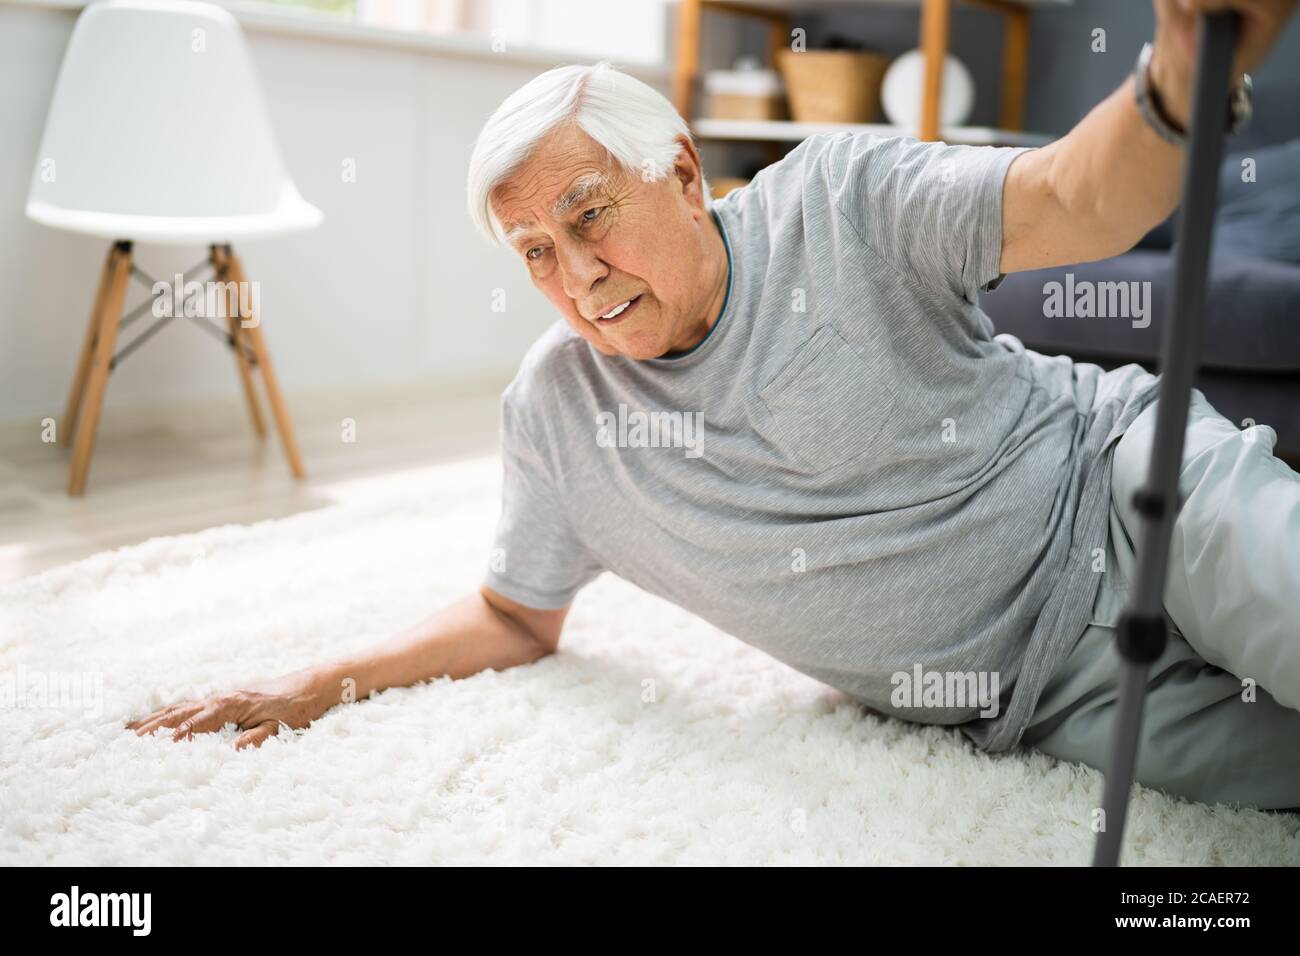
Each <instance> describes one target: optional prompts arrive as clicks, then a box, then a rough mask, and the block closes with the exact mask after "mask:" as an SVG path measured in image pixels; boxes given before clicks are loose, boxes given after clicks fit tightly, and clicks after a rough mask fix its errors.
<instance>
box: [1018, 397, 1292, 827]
mask: <svg viewBox="0 0 1300 956" xmlns="http://www.w3.org/2000/svg"><path fill="white" fill-rule="evenodd" d="M1154 416H1155V407H1154V406H1152V407H1150V408H1148V409H1147V410H1146V411H1145V412H1144V413H1143V415H1142V416H1140V417H1139V418H1138V419H1137V421H1136V422H1134V425H1133V427H1132V428H1131V429H1130V430H1129V431H1128V432H1127V433H1126V434H1125V436H1124V437H1123V438H1122V439H1121V442H1120V447H1117V449H1116V452H1115V459H1114V464H1113V471H1112V505H1111V514H1110V532H1111V533H1110V541H1109V543H1108V547H1107V554H1106V570H1105V573H1104V575H1103V578H1102V582H1101V588H1100V589H1099V594H1098V598H1097V604H1096V606H1095V607H1094V615H1093V623H1092V625H1091V626H1090V627H1089V628H1088V629H1087V630H1086V631H1085V632H1084V634H1083V636H1082V637H1081V638H1080V640H1079V642H1078V644H1077V645H1076V646H1075V648H1074V649H1073V651H1072V652H1071V654H1070V655H1069V656H1068V657H1067V659H1066V661H1065V662H1064V663H1063V664H1062V665H1061V667H1059V668H1058V669H1057V671H1056V672H1055V673H1054V674H1053V676H1052V679H1051V681H1050V682H1049V684H1048V686H1047V688H1046V689H1045V690H1044V693H1043V694H1042V696H1041V697H1040V698H1039V701H1038V704H1037V706H1036V708H1035V712H1034V716H1033V718H1032V721H1031V724H1030V727H1029V729H1028V731H1027V732H1026V734H1025V737H1024V739H1023V740H1022V743H1024V744H1025V745H1026V746H1031V747H1035V748H1036V749H1039V750H1042V751H1043V752H1045V753H1049V754H1051V755H1053V756H1057V757H1060V758H1062V759H1065V760H1071V761H1079V762H1082V763H1085V764H1088V765H1090V766H1093V767H1097V768H1099V769H1105V767H1106V763H1107V760H1108V758H1109V754H1110V748H1111V744H1112V737H1111V734H1112V731H1113V724H1114V717H1115V711H1116V709H1117V701H1118V694H1119V691H1118V678H1119V672H1120V658H1119V654H1118V652H1117V650H1116V649H1115V631H1114V625H1115V624H1116V623H1117V621H1118V616H1119V612H1120V610H1122V608H1123V607H1124V605H1125V603H1126V601H1127V598H1128V592H1129V588H1131V586H1132V583H1133V581H1134V579H1135V578H1136V568H1137V560H1136V555H1135V554H1134V550H1133V541H1134V538H1135V534H1136V532H1137V530H1138V517H1137V515H1136V514H1135V513H1134V511H1133V509H1132V506H1131V501H1132V494H1133V491H1134V490H1136V488H1137V487H1138V485H1139V484H1140V483H1141V482H1142V480H1143V478H1144V476H1145V474H1146V468H1147V465H1148V461H1149V453H1150V442H1151V438H1152V435H1153V431H1154V424H1155V420H1154ZM1275 441H1276V434H1275V433H1274V432H1273V430H1272V429H1271V428H1266V427H1264V428H1257V429H1252V430H1248V431H1247V432H1241V431H1239V430H1238V429H1237V428H1236V427H1235V426H1234V425H1233V424H1232V423H1231V422H1229V421H1227V420H1226V419H1224V418H1222V416H1220V415H1218V413H1217V412H1215V411H1214V409H1213V408H1212V407H1211V406H1210V405H1209V403H1208V402H1207V401H1206V400H1205V398H1204V395H1202V394H1201V393H1200V392H1199V391H1196V392H1194V393H1193V404H1192V408H1191V414H1190V416H1189V421H1188V433H1187V439H1186V447H1185V449H1184V453H1183V455H1184V457H1183V467H1182V471H1181V475H1180V480H1179V488H1180V493H1181V494H1182V496H1183V498H1184V502H1185V504H1184V506H1183V510H1182V511H1181V512H1180V514H1179V518H1178V521H1177V522H1176V523H1175V533H1174V536H1173V541H1172V548H1171V553H1170V572H1169V578H1170V581H1169V587H1168V590H1167V592H1166V597H1165V604H1166V611H1167V612H1168V614H1169V617H1170V618H1171V620H1172V621H1173V623H1174V625H1175V628H1174V630H1175V633H1174V634H1173V635H1171V637H1170V640H1169V642H1168V644H1167V645H1166V647H1165V652H1164V653H1163V654H1162V655H1161V657H1160V659H1159V660H1157V661H1156V662H1155V663H1154V664H1153V665H1152V667H1151V669H1150V671H1149V673H1148V678H1147V693H1146V698H1145V704H1144V708H1143V733H1142V745H1141V747H1140V749H1139V756H1138V765H1137V771H1136V778H1137V780H1138V782H1140V783H1143V784H1145V785H1147V786H1151V787H1157V788H1159V789H1162V790H1166V791H1168V792H1170V793H1174V794H1178V795H1181V796H1185V797H1188V798H1190V799H1193V800H1199V801H1202V802H1205V803H1230V804H1241V805H1244V806H1253V807H1258V808H1261V809H1287V808H1300V710H1297V709H1294V708H1293V707H1291V706H1286V705H1285V704H1283V703H1282V702H1281V701H1280V700H1279V699H1278V698H1277V697H1275V696H1274V695H1273V694H1272V693H1270V690H1273V689H1274V688H1281V690H1280V693H1281V694H1282V695H1287V694H1290V695H1291V697H1290V698H1289V699H1295V695H1296V694H1297V693H1298V692H1300V684H1297V683H1296V682H1295V677H1296V674H1297V673H1300V672H1298V671H1297V669H1296V668H1297V667H1300V646H1297V645H1298V644H1300V625H1298V624H1297V619H1298V618H1300V613H1298V611H1297V603H1298V602H1300V550H1297V549H1300V476H1297V475H1296V474H1295V473H1294V472H1292V471H1291V470H1290V469H1289V468H1287V467H1286V466H1285V465H1284V464H1283V463H1282V462H1280V461H1278V460H1277V459H1276V458H1274V457H1273V455H1272V447H1273V443H1274V442H1275ZM1258 562H1267V563H1268V566H1267V567H1266V568H1258V567H1257V563H1258ZM1216 665H1217V666H1216ZM1237 668H1240V670H1237ZM1242 677H1252V678H1254V679H1255V680H1256V681H1257V682H1258V684H1259V685H1260V686H1259V687H1254V688H1252V687H1250V686H1249V685H1248V684H1244V683H1243V681H1242ZM1264 688H1267V689H1264Z"/></svg>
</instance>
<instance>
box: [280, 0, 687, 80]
mask: <svg viewBox="0 0 1300 956" xmlns="http://www.w3.org/2000/svg"><path fill="white" fill-rule="evenodd" d="M261 2H263V3H266V4H268V5H272V6H289V7H297V8H300V9H309V10H317V11H320V12H321V13H324V14H330V15H334V16H339V17H345V18H347V19H350V20H353V21H354V22H356V23H358V24H363V25H365V26H372V27H383V28H387V29H393V30H411V31H416V32H423V33H436V34H444V35H445V34H471V35H476V36H480V37H483V38H484V39H487V40H490V41H492V42H495V43H497V44H501V45H503V46H504V48H505V49H507V50H508V49H510V48H511V47H512V46H520V47H531V48H533V49H543V50H553V51H555V52H557V53H568V54H575V55H578V56H586V57H590V58H592V59H600V58H604V57H608V58H609V59H611V60H613V61H614V62H615V63H616V64H618V65H624V64H631V63H663V62H665V60H666V58H667V51H668V37H667V30H668V19H667V7H668V5H669V3H671V2H672V0H617V2H614V0H261Z"/></svg>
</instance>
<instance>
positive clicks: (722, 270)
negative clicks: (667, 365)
mask: <svg viewBox="0 0 1300 956" xmlns="http://www.w3.org/2000/svg"><path fill="white" fill-rule="evenodd" d="M707 232H708V239H707V244H708V246H709V250H710V254H709V255H708V256H706V258H705V262H706V265H705V272H706V274H707V279H708V282H707V288H708V289H709V290H710V292H709V294H708V301H709V304H708V307H707V308H706V309H705V310H704V315H703V316H702V318H701V319H700V320H699V322H697V323H694V324H692V325H691V327H690V329H689V330H688V332H687V334H686V335H685V336H683V338H682V340H681V341H679V342H675V343H674V344H673V345H672V347H671V348H669V350H668V351H667V352H665V353H664V354H663V355H661V356H659V357H660V358H673V357H675V356H678V355H681V354H682V353H683V352H689V351H690V350H691V349H693V348H695V347H696V346H697V345H699V344H700V343H701V342H703V341H704V340H705V338H707V337H708V335H709V332H710V331H712V329H713V326H714V325H716V324H717V322H718V320H719V319H720V318H722V306H723V304H724V303H725V302H726V299H727V284H728V281H729V280H730V276H729V274H728V273H729V271H730V270H729V269H728V268H727V245H726V241H725V240H724V239H723V238H722V232H721V230H720V229H719V228H718V223H717V220H716V219H715V218H714V215H713V213H712V212H710V213H709V228H708V230H707Z"/></svg>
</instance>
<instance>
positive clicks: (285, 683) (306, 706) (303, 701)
mask: <svg viewBox="0 0 1300 956" xmlns="http://www.w3.org/2000/svg"><path fill="white" fill-rule="evenodd" d="M568 611H569V609H568V608H567V607H566V608H559V609H555V610H540V609H537V608H530V607H526V606H525V605H522V604H519V603H517V602H515V601H511V600H510V599H508V598H505V597H502V596H501V595H499V594H497V593H496V592H495V591H493V590H491V589H490V588H487V587H484V588H482V589H480V591H479V592H478V593H477V594H472V595H469V596H468V597H465V598H462V599H461V600H460V601H457V602H455V603H453V604H450V605H448V606H447V607H445V608H443V609H442V610H440V611H437V612H436V613H434V614H432V615H430V616H429V617H427V618H425V619H424V620H423V621H421V622H420V623H419V624H417V625H415V626H414V627H411V628H409V629H407V630H405V631H402V632H401V633H399V634H397V635H396V636H394V637H392V638H390V639H388V640H387V641H384V642H383V643H381V644H378V645H376V646H375V647H373V648H371V649H370V650H368V651H366V652H365V653H363V654H361V655H359V656H357V657H352V658H346V659H342V660H338V661H333V662H330V663H328V664H322V665H320V666H317V667H311V668H307V669H305V670H301V671H295V672H294V673H292V674H286V675H284V676H283V677H277V678H275V679H273V680H269V681H261V682H258V683H255V684H249V685H248V686H246V687H245V688H243V689H241V690H236V691H232V692H230V693H224V694H214V695H213V696H211V697H207V698H204V699H202V700H186V701H181V702H180V703H178V704H172V705H171V706H169V707H163V708H160V709H159V710H156V711H154V712H153V713H151V714H149V715H147V716H145V717H141V718H140V719H138V720H133V721H131V722H130V723H128V724H127V725H126V728H127V729H128V730H134V731H135V732H136V734H137V736H142V735H144V734H152V733H156V732H157V731H158V730H160V729H162V728H164V727H165V728H167V729H169V730H171V731H173V733H172V740H173V741H179V740H189V739H190V738H192V737H193V736H194V734H202V733H212V732H215V731H218V730H221V729H222V728H223V727H225V726H226V724H234V725H235V726H236V727H238V728H239V729H240V730H242V731H243V733H241V734H240V735H239V736H238V737H236V738H235V749H236V750H242V749H243V748H245V747H247V746H248V745H249V744H252V745H253V746H254V747H260V746H261V745H262V743H263V742H264V741H266V740H267V738H269V737H273V736H275V735H276V734H277V733H279V731H280V727H281V726H287V727H290V728H292V729H294V730H298V729H301V728H304V727H309V726H311V723H312V721H314V720H315V719H316V718H317V717H320V716H321V715H322V714H324V713H325V712H326V711H328V710H329V709H330V708H332V707H334V706H336V705H337V704H350V703H354V702H355V701H358V700H362V699H364V698H365V697H367V696H369V695H370V693H371V692H373V691H377V690H383V689H384V688H386V687H405V686H407V685H410V684H415V683H418V682H420V681H424V680H429V679H431V678H435V677H452V678H461V677H468V676H470V675H471V674H477V673H478V672H479V671H482V670H486V669H487V668H492V669H494V670H504V669H505V668H507V667H514V666H516V665H519V664H530V663H532V662H533V661H535V660H538V659H539V658H542V657H545V656H546V655H547V654H550V653H553V652H554V651H555V649H556V647H557V645H558V644H559V640H560V628H561V627H562V626H563V624H564V618H565V616H566V615H567V614H568Z"/></svg>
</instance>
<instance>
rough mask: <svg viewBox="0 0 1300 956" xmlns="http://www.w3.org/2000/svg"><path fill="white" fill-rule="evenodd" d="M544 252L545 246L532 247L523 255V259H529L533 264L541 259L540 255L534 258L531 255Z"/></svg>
mask: <svg viewBox="0 0 1300 956" xmlns="http://www.w3.org/2000/svg"><path fill="white" fill-rule="evenodd" d="M545 251H546V247H545V246H533V247H532V248H531V249H529V250H528V251H527V252H525V253H524V258H525V259H531V260H533V261H534V262H535V261H537V260H538V259H540V258H541V255H540V254H539V255H536V256H535V255H533V253H534V252H536V253H543V252H545Z"/></svg>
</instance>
